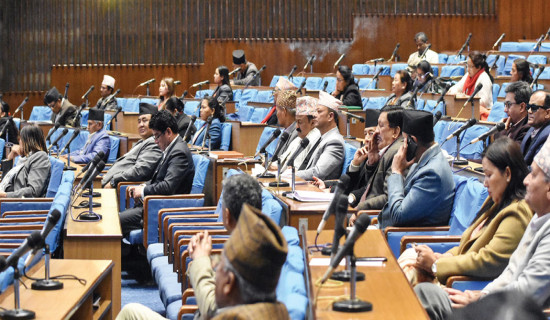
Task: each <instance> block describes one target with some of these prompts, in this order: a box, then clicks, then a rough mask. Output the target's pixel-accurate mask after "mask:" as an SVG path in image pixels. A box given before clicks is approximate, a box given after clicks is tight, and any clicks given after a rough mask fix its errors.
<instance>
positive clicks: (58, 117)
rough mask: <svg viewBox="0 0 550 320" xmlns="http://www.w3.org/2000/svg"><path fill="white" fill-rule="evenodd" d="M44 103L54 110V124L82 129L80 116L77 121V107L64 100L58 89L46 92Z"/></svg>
mask: <svg viewBox="0 0 550 320" xmlns="http://www.w3.org/2000/svg"><path fill="white" fill-rule="evenodd" d="M44 103H45V104H46V105H47V106H48V107H49V108H50V109H51V110H52V118H51V121H52V123H59V124H60V125H61V126H72V127H80V116H79V117H78V119H75V116H76V107H75V106H74V105H73V104H72V103H71V102H70V101H69V100H68V99H65V98H63V96H62V95H61V93H59V91H58V90H57V88H56V87H53V88H51V89H50V90H48V92H46V95H45V96H44Z"/></svg>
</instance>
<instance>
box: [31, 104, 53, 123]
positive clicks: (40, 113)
mask: <svg viewBox="0 0 550 320" xmlns="http://www.w3.org/2000/svg"><path fill="white" fill-rule="evenodd" d="M51 118H52V109H50V108H49V107H47V106H34V107H33V108H32V111H31V115H30V116H29V121H49V120H51Z"/></svg>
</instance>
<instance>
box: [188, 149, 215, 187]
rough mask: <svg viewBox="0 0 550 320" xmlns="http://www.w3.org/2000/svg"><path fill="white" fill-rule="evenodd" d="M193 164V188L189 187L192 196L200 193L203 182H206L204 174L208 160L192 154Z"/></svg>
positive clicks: (206, 170)
mask: <svg viewBox="0 0 550 320" xmlns="http://www.w3.org/2000/svg"><path fill="white" fill-rule="evenodd" d="M193 164H194V165H195V176H194V177H193V186H192V187H191V193H192V194H198V193H202V191H203V189H204V182H205V181H206V173H207V172H208V166H209V165H210V160H209V159H208V158H207V157H205V156H203V155H200V154H193Z"/></svg>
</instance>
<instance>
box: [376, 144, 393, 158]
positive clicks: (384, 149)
mask: <svg viewBox="0 0 550 320" xmlns="http://www.w3.org/2000/svg"><path fill="white" fill-rule="evenodd" d="M391 145H392V144H391V143H390V144H388V145H387V146H385V147H384V148H382V150H379V151H378V155H379V156H382V155H384V152H386V150H388V148H389V147H390V146H391Z"/></svg>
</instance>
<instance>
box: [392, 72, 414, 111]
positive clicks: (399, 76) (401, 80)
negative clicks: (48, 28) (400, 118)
mask: <svg viewBox="0 0 550 320" xmlns="http://www.w3.org/2000/svg"><path fill="white" fill-rule="evenodd" d="M412 87H413V82H412V79H411V76H410V75H409V73H408V72H407V70H399V71H397V73H396V74H395V76H394V77H393V81H392V83H391V91H392V92H393V93H392V94H391V95H390V96H389V97H388V102H387V104H388V105H391V106H400V107H403V108H405V107H407V106H408V105H409V100H411V99H412V92H411V90H412Z"/></svg>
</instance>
